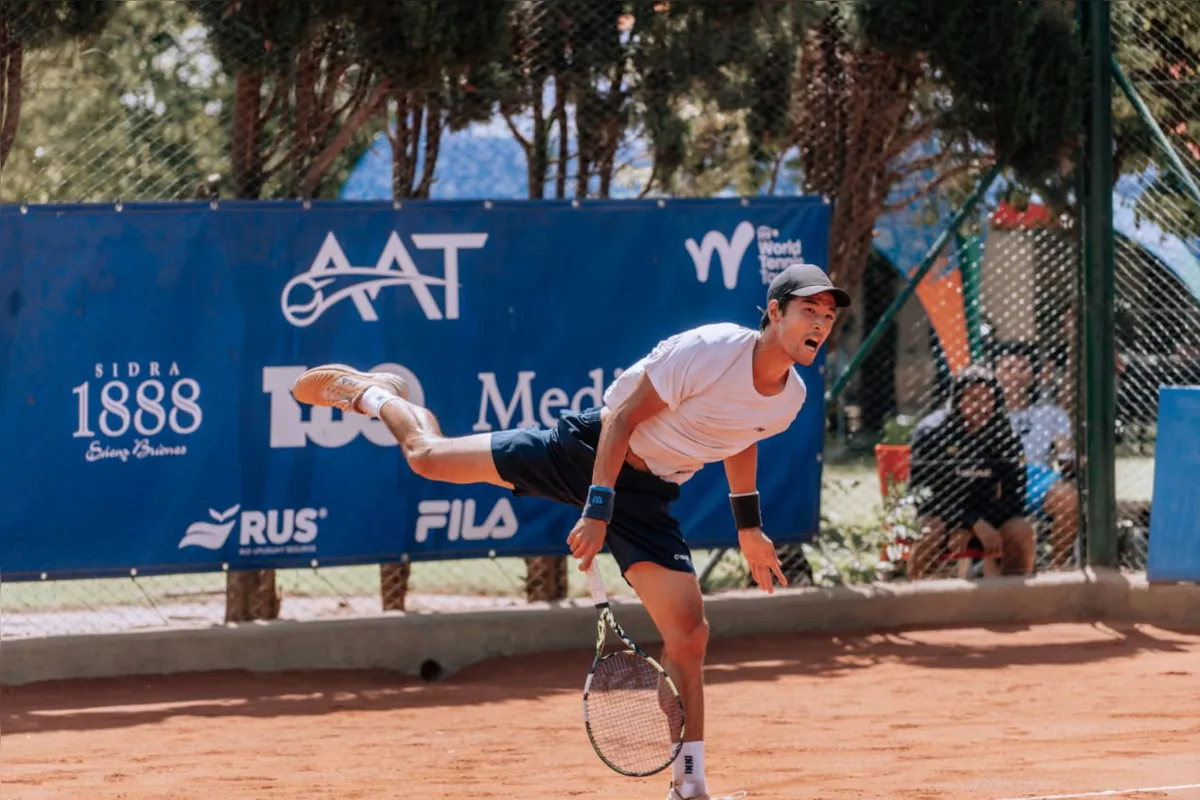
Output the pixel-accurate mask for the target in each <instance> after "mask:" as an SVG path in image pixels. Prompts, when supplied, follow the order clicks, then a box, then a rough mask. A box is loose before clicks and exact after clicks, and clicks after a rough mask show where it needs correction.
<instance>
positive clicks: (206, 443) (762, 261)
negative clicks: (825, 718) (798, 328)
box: [0, 197, 829, 580]
mask: <svg viewBox="0 0 1200 800" xmlns="http://www.w3.org/2000/svg"><path fill="white" fill-rule="evenodd" d="M828 230H829V207H828V206H827V205H826V204H825V203H824V202H823V201H822V200H821V199H820V198H807V197H806V198H786V199H784V198H776V199H752V200H737V199H734V200H696V201H675V200H671V201H663V202H659V201H645V202H641V201H624V200H623V201H612V202H603V201H599V202H585V203H582V204H578V205H576V204H573V203H571V202H537V203H533V202H526V201H514V202H495V203H492V202H465V201H464V202H430V203H421V204H412V205H406V206H405V207H404V208H402V209H398V208H396V207H394V206H393V205H392V204H390V203H346V202H330V203H311V204H300V203H258V202H255V203H236V202H234V203H222V204H220V205H219V206H217V207H215V208H213V207H210V206H208V205H207V204H204V205H201V204H170V205H126V206H124V207H123V208H121V207H116V208H114V207H110V206H103V207H101V206H42V207H31V208H28V209H17V208H14V207H4V208H0V301H2V302H3V306H2V307H0V354H2V355H3V361H2V362H0V401H2V402H3V415H2V417H0V420H2V422H0V424H2V425H3V441H4V443H5V454H6V457H5V458H4V459H3V460H2V461H0V481H2V483H0V485H3V486H4V490H5V513H4V515H3V518H2V520H3V521H0V577H2V578H3V579H5V580H26V579H36V578H38V577H40V576H41V575H42V574H43V573H45V574H48V575H49V576H51V577H83V576H103V575H128V574H129V572H130V570H133V569H136V570H137V571H138V574H151V573H169V572H183V571H203V570H217V569H222V568H224V567H226V566H227V567H228V568H229V569H248V568H260V569H261V568H267V567H278V568H282V567H298V566H310V565H312V564H314V563H316V564H320V565H337V564H357V563H373V562H378V561H395V560H398V559H400V557H401V556H403V555H407V557H408V558H410V559H413V560H420V559H442V558H465V557H476V556H487V555H489V554H495V555H498V556H526V555H553V554H562V555H566V554H567V552H568V551H567V548H566V544H565V539H566V535H567V533H568V532H569V530H570V528H571V525H572V524H573V523H574V520H575V519H576V518H577V517H578V511H577V510H574V509H570V508H566V507H560V506H556V505H554V504H552V503H550V502H548V501H544V500H540V499H535V498H519V499H518V498H514V497H513V496H512V495H511V493H510V492H508V491H506V490H503V489H500V488H497V487H490V486H486V485H471V486H459V485H448V484H441V483H434V482H430V481H427V480H424V479H421V478H418V477H416V476H415V475H413V473H412V472H411V470H410V469H409V468H408V466H407V464H406V463H405V462H404V459H403V458H402V456H401V454H400V452H399V448H398V447H397V445H396V442H395V441H394V439H393V438H392V437H391V435H390V434H389V433H388V431H387V429H386V428H385V427H384V425H383V424H382V423H381V422H379V421H378V420H371V419H367V418H364V417H360V416H358V415H347V416H345V417H343V416H342V415H341V414H340V413H337V412H333V411H331V410H330V409H322V408H311V407H309V406H302V405H300V404H299V403H297V402H296V401H295V399H294V398H293V397H292V395H291V392H290V388H291V386H292V383H293V381H294V380H295V378H296V376H298V375H299V374H300V373H301V372H303V371H304V370H305V369H306V368H308V367H310V366H314V365H316V364H320V363H323V362H331V361H333V362H341V363H347V364H352V365H354V366H356V367H359V368H367V369H375V370H391V371H395V372H398V373H399V374H401V375H404V376H405V377H406V378H407V379H408V381H409V383H410V384H411V385H412V387H413V394H414V398H413V399H415V400H417V401H418V402H420V403H422V404H423V405H425V406H426V407H428V408H429V409H430V410H431V411H432V412H433V413H434V414H436V415H437V417H438V418H439V420H440V422H441V426H442V429H443V431H444V432H445V433H447V434H448V435H463V434H486V433H487V432H489V431H496V430H501V429H505V428H513V427H516V426H550V425H553V424H554V423H555V420H556V418H557V415H558V412H559V411H560V410H562V409H565V408H574V409H581V408H587V407H590V406H594V405H597V404H598V403H599V402H600V398H601V394H602V393H603V391H604V389H605V387H606V386H607V385H608V384H609V383H610V382H611V381H612V380H613V378H614V377H615V376H616V375H617V374H619V372H620V370H622V369H623V368H626V367H628V366H629V365H630V364H632V363H633V362H634V361H636V360H637V359H638V358H640V357H641V356H642V355H644V354H645V353H647V352H649V351H650V350H651V349H652V348H653V347H654V346H655V344H656V343H657V342H659V341H660V340H662V339H664V338H666V337H668V336H670V335H672V334H674V333H676V332H678V331H681V330H684V329H686V328H689V327H692V326H695V325H700V324H704V323H708V322H718V321H730V322H737V323H740V324H744V325H747V326H751V327H752V326H756V325H757V323H758V317H759V312H758V310H757V307H758V306H761V305H763V304H764V296H765V288H766V283H767V282H769V281H770V279H771V277H772V276H773V275H774V274H776V273H777V272H778V271H779V270H780V269H782V268H783V267H784V266H786V265H787V264H789V263H792V262H794V261H797V260H803V261H806V262H808V263H815V264H818V265H821V266H822V267H824V266H825V264H826V253H827V245H828V243H827V238H828ZM822 364H823V362H822V361H818V363H817V364H815V365H814V366H812V367H809V368H804V369H801V370H800V373H801V375H802V377H803V378H804V380H805V381H806V383H807V384H808V386H809V387H810V388H809V394H808V402H807V403H806V405H805V407H804V409H803V410H802V411H801V414H800V416H799V418H798V420H797V421H796V423H795V424H794V425H793V426H792V428H791V429H790V430H788V431H787V432H786V433H784V434H781V435H779V436H776V437H774V438H772V439H770V440H768V441H766V442H764V443H763V445H762V446H761V449H760V467H759V486H760V489H761V491H762V494H763V503H764V522H765V528H766V529H767V531H768V532H769V533H770V534H771V535H772V536H773V537H774V538H775V539H776V540H777V541H795V540H801V539H804V538H807V537H809V536H811V535H812V534H813V533H814V532H815V531H816V529H817V523H818V513H819V508H818V498H819V486H820V473H821V463H820V461H821V447H822V432H823V407H822V394H823V391H822V390H823V386H824V382H823V379H822V377H821V375H820V370H821V369H822ZM676 512H677V514H678V516H679V518H680V521H681V522H682V524H683V528H684V531H685V535H686V536H687V538H688V541H689V542H690V543H691V544H692V545H693V546H699V547H710V546H735V545H736V535H735V532H734V530H733V524H732V517H731V514H730V511H729V505H728V488H727V486H726V484H725V476H724V471H723V470H722V469H721V468H720V466H719V465H714V466H713V467H710V468H708V469H705V470H703V471H701V473H700V474H698V475H696V476H695V477H694V478H693V479H692V480H691V481H690V482H689V483H687V484H686V485H685V486H684V489H683V496H682V498H681V500H680V501H679V503H678V505H677V507H676Z"/></svg>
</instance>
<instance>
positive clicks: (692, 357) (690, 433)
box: [604, 322, 807, 484]
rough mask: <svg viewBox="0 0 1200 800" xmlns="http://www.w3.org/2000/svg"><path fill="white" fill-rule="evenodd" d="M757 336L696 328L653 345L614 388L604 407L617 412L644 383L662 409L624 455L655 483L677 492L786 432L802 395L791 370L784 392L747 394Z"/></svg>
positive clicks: (725, 326) (737, 328)
mask: <svg viewBox="0 0 1200 800" xmlns="http://www.w3.org/2000/svg"><path fill="white" fill-rule="evenodd" d="M757 340H758V332H757V331H753V330H750V329H749V328H744V327H742V326H741V325H735V324H733V323H724V322H723V323H716V324H712V325H702V326H701V327H699V328H693V329H692V330H689V331H684V332H683V333H678V334H676V335H674V336H671V337H670V338H668V339H665V340H663V341H661V342H659V343H658V346H657V347H655V348H654V350H653V351H651V352H650V354H649V355H647V356H645V357H644V358H642V359H640V360H639V361H638V362H637V363H635V364H634V365H633V366H632V367H630V368H629V369H628V370H626V371H625V372H623V373H622V374H621V377H619V378H617V379H616V380H615V381H613V383H612V385H610V386H609V387H608V389H607V390H606V391H605V392H604V404H605V405H606V406H608V407H609V408H615V407H616V406H619V405H620V404H621V402H623V401H624V400H625V399H626V398H627V397H629V395H631V394H632V393H633V390H634V387H635V386H637V383H638V381H639V380H640V379H641V377H642V375H643V374H645V375H648V376H649V377H650V381H651V382H652V383H653V384H654V388H655V390H656V391H657V392H658V394H659V395H660V396H661V397H662V399H663V400H664V401H665V402H666V404H667V407H666V408H665V409H663V410H662V411H661V412H659V413H658V414H656V415H655V416H654V417H652V418H651V419H649V420H646V421H645V422H643V423H641V424H640V425H638V426H637V427H636V428H635V429H634V431H633V435H632V438H631V439H630V442H629V445H630V448H631V449H632V450H633V452H634V453H636V454H637V455H638V456H640V457H641V458H642V459H643V460H644V461H645V462H646V466H648V467H649V468H650V471H651V472H653V473H654V474H655V475H657V476H658V477H660V478H662V479H663V480H667V481H671V482H673V483H678V484H682V483H684V482H686V481H687V480H688V479H689V478H691V477H692V475H693V474H695V473H696V472H698V471H699V470H700V468H701V467H703V466H704V465H705V464H711V463H713V462H715V461H720V460H722V459H725V458H728V457H729V456H732V455H735V454H737V453H740V452H741V451H743V450H745V449H746V448H747V447H749V446H750V445H752V444H754V443H755V442H757V441H760V440H762V439H766V438H767V437H769V436H774V435H775V434H777V433H782V432H783V431H785V430H787V428H788V426H789V425H791V424H792V421H793V420H794V419H795V418H796V414H798V413H799V411H800V407H801V406H803V405H804V398H805V397H806V395H807V390H806V389H805V386H804V381H803V380H802V379H801V378H800V375H799V374H798V373H797V372H796V370H795V369H794V368H793V369H791V370H789V371H788V377H787V383H786V384H785V385H784V388H783V391H781V392H779V393H778V394H775V395H772V396H770V397H766V396H764V395H761V394H759V393H758V390H756V389H755V388H754V373H753V354H754V343H755V342H756V341H757Z"/></svg>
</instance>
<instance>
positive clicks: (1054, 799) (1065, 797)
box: [1001, 783, 1200, 800]
mask: <svg viewBox="0 0 1200 800" xmlns="http://www.w3.org/2000/svg"><path fill="white" fill-rule="evenodd" d="M1178 789H1200V783H1184V784H1181V785H1179V786H1147V787H1146V788H1144V789H1107V790H1105V791H1103V792H1083V793H1082V794H1040V795H1037V796H1036V797H1033V796H1031V797H1003V798H1001V800H1074V798H1077V797H1117V796H1118V795H1122V794H1137V793H1139V792H1173V791H1176V790H1178Z"/></svg>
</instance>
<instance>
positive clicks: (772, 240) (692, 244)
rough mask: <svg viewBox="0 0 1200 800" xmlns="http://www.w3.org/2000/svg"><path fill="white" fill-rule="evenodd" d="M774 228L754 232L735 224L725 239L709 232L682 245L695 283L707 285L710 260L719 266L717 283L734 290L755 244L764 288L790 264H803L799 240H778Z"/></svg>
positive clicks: (745, 224) (749, 225) (762, 227)
mask: <svg viewBox="0 0 1200 800" xmlns="http://www.w3.org/2000/svg"><path fill="white" fill-rule="evenodd" d="M779 235H780V232H779V229H778V228H772V227H770V226H768V225H759V226H758V227H757V228H756V227H754V225H753V224H752V223H750V222H748V221H746V220H743V221H742V222H740V223H738V226H737V227H736V228H734V229H733V235H732V236H730V237H729V238H726V237H725V234H724V233H722V232H721V231H709V232H708V233H706V234H704V238H702V239H701V240H700V242H699V243H697V242H696V240H695V239H688V240H687V241H686V242H684V247H686V248H687V251H688V255H690V256H691V257H692V264H693V265H694V266H695V267H696V279H697V280H698V281H700V282H701V283H708V276H709V273H710V272H711V271H712V262H713V256H714V255H715V256H716V257H717V260H718V261H719V262H720V264H721V282H722V283H723V284H724V285H725V288H726V289H736V288H737V282H738V274H739V273H740V271H741V268H742V261H743V259H745V257H746V251H747V250H748V249H749V248H750V243H751V242H754V241H757V243H758V272H759V276H760V277H761V278H762V282H763V284H764V285H766V284H769V283H770V282H771V281H772V280H773V279H774V278H775V276H776V275H778V274H779V273H780V272H783V271H784V270H785V269H787V268H788V267H789V266H791V265H792V264H798V263H803V261H804V259H803V250H804V247H803V244H802V243H801V240H799V239H780V238H779Z"/></svg>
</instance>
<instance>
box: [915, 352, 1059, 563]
mask: <svg viewBox="0 0 1200 800" xmlns="http://www.w3.org/2000/svg"><path fill="white" fill-rule="evenodd" d="M909 490H910V492H913V493H915V494H917V497H918V506H917V508H918V524H919V526H920V529H921V531H922V534H921V536H920V538H918V539H917V541H916V542H915V544H914V545H913V549H912V552H911V554H910V555H909V560H908V576H909V578H910V579H914V580H915V579H918V578H921V577H924V575H925V574H926V573H927V572H928V571H929V569H930V568H931V567H932V566H933V565H934V564H935V563H936V561H937V558H938V557H939V556H940V555H941V554H942V553H943V552H944V550H945V548H946V547H947V545H949V547H950V549H951V551H952V552H961V551H962V550H964V549H977V550H979V551H982V552H983V553H984V554H985V560H984V575H985V576H986V575H997V574H1002V575H1025V574H1028V573H1030V572H1032V571H1033V561H1034V548H1035V543H1036V539H1037V536H1036V534H1035V532H1034V530H1033V526H1032V525H1031V524H1030V523H1029V521H1028V520H1027V519H1025V517H1024V516H1023V514H1024V511H1025V455H1024V450H1023V448H1022V446H1021V440H1020V439H1019V438H1018V437H1017V435H1016V433H1015V432H1014V431H1013V428H1012V424H1011V422H1010V421H1009V419H1008V415H1007V413H1006V411H1005V406H1004V394H1003V391H1002V390H1001V388H1000V385H999V383H998V382H997V381H996V379H995V377H994V376H993V375H992V372H991V371H990V370H988V369H986V368H984V367H981V366H972V367H968V368H967V369H964V370H963V371H962V372H961V373H960V374H959V375H957V376H956V377H955V379H954V383H953V386H952V389H951V396H950V401H949V404H948V407H947V408H946V409H944V410H941V411H937V412H934V413H933V414H930V415H929V416H928V417H926V418H925V419H923V420H921V422H920V423H919V424H918V425H917V427H916V429H915V430H914V431H913V439H912V453H911V468H910V478H909Z"/></svg>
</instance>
